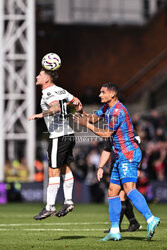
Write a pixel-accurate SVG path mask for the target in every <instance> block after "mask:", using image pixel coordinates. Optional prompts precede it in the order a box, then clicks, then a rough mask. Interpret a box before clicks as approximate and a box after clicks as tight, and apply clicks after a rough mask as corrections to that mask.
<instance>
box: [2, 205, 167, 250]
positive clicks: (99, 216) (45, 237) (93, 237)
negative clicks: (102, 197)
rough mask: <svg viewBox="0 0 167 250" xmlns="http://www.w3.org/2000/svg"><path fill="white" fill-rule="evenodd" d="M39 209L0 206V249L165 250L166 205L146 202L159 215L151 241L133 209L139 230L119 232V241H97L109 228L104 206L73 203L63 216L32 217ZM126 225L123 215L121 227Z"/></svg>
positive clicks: (166, 234)
mask: <svg viewBox="0 0 167 250" xmlns="http://www.w3.org/2000/svg"><path fill="white" fill-rule="evenodd" d="M42 208H43V205H42V204H26V203H14V204H13V203H12V204H7V205H0V249H1V250H8V249H11V250H14V249H18V250H24V249H26V250H27V249H33V250H35V249H77V250H81V249H114V250H115V249H119V250H121V249H131V250H132V249H135V250H136V249H149V250H152V249H167V215H166V214H167V204H151V205H150V208H151V210H152V212H153V213H154V214H155V215H156V216H159V217H160V218H161V224H160V225H159V227H158V228H157V229H156V232H155V234H154V236H153V238H152V240H151V241H147V239H146V237H147V231H146V227H147V225H146V222H145V219H144V218H143V216H142V215H140V214H139V213H138V212H137V211H136V210H135V214H136V217H137V219H138V220H139V222H140V224H141V225H142V229H141V230H140V231H137V232H133V233H128V232H125V231H123V232H122V233H121V234H122V240H121V241H108V242H99V241H98V240H99V239H101V238H103V237H104V236H105V234H104V232H103V231H104V230H105V229H108V228H109V227H110V223H109V216H108V206H107V205H104V204H76V206H75V209H74V210H73V212H71V213H69V214H68V215H66V216H65V217H63V218H57V217H55V216H54V217H50V218H47V219H45V220H42V221H35V220H33V216H34V215H35V214H37V213H38V212H39V211H40V210H41V209H42ZM59 208H60V205H58V209H59ZM127 227H128V221H127V220H126V218H124V220H123V223H122V229H123V230H125V229H126V228H127Z"/></svg>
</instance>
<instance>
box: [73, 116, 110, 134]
mask: <svg viewBox="0 0 167 250" xmlns="http://www.w3.org/2000/svg"><path fill="white" fill-rule="evenodd" d="M74 121H75V122H76V123H78V124H80V125H83V126H85V127H87V128H89V129H90V130H91V131H92V132H93V133H94V134H96V135H98V136H100V137H103V138H108V137H110V136H111V135H112V134H113V133H114V131H112V130H110V129H109V128H107V127H106V129H102V128H97V127H96V126H94V125H93V124H91V123H90V122H89V118H88V117H87V116H86V115H83V116H80V115H78V114H75V115H74Z"/></svg>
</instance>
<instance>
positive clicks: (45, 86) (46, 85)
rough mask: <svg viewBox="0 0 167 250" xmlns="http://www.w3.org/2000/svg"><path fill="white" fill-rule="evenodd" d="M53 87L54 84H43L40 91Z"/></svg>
mask: <svg viewBox="0 0 167 250" xmlns="http://www.w3.org/2000/svg"><path fill="white" fill-rule="evenodd" d="M54 85H55V84H54V83H52V82H48V83H45V84H43V85H42V86H41V88H42V90H44V89H47V88H50V87H52V86H54Z"/></svg>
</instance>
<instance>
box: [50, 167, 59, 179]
mask: <svg viewBox="0 0 167 250" xmlns="http://www.w3.org/2000/svg"><path fill="white" fill-rule="evenodd" d="M48 176H49V177H59V176H60V169H59V168H50V167H49V169H48Z"/></svg>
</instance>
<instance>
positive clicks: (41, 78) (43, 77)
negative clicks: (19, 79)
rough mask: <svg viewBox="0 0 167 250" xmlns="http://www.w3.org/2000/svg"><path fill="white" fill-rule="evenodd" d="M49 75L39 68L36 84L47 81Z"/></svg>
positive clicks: (42, 83)
mask: <svg viewBox="0 0 167 250" xmlns="http://www.w3.org/2000/svg"><path fill="white" fill-rule="evenodd" d="M48 78H49V76H48V75H47V74H46V73H45V71H43V70H41V71H40V73H39V75H38V76H37V77H36V85H44V84H45V83H46V82H48Z"/></svg>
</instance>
